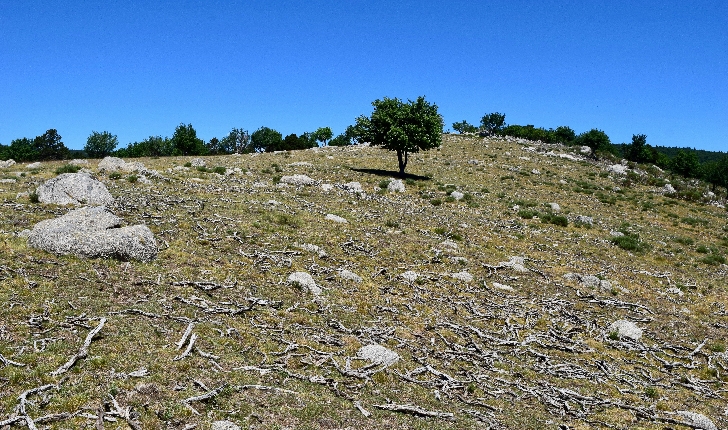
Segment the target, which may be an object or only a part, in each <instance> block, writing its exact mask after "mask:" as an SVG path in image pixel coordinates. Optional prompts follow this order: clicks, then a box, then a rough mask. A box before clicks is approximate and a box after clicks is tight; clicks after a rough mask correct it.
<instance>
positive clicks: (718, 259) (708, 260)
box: [700, 252, 726, 266]
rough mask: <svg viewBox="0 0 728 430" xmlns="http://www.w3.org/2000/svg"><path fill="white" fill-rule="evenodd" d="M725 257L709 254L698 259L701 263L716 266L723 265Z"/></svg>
mask: <svg viewBox="0 0 728 430" xmlns="http://www.w3.org/2000/svg"><path fill="white" fill-rule="evenodd" d="M725 261H726V260H725V257H723V256H722V255H720V254H718V253H715V252H713V253H711V254H708V255H706V256H705V257H703V258H701V259H700V262H701V263H705V264H708V265H711V266H717V265H719V264H725Z"/></svg>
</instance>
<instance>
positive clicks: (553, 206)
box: [548, 203, 561, 213]
mask: <svg viewBox="0 0 728 430" xmlns="http://www.w3.org/2000/svg"><path fill="white" fill-rule="evenodd" d="M548 205H549V207H551V211H552V212H553V213H559V212H561V206H559V204H558V203H549V204H548Z"/></svg>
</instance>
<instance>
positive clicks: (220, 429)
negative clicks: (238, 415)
mask: <svg viewBox="0 0 728 430" xmlns="http://www.w3.org/2000/svg"><path fill="white" fill-rule="evenodd" d="M210 429H211V430H240V426H239V425H237V424H235V423H234V422H232V421H227V420H225V421H214V422H213V423H212V427H210Z"/></svg>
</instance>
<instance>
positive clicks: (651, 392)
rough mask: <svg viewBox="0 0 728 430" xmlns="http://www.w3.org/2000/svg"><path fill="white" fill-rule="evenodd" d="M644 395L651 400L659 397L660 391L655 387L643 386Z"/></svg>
mask: <svg viewBox="0 0 728 430" xmlns="http://www.w3.org/2000/svg"><path fill="white" fill-rule="evenodd" d="M645 396H647V397H648V398H650V399H652V400H657V399H659V398H660V392H659V390H658V389H657V388H655V387H645Z"/></svg>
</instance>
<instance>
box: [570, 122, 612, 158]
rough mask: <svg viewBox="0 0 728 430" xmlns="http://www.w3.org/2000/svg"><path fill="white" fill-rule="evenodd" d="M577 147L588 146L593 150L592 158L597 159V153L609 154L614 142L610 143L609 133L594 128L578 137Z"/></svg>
mask: <svg viewBox="0 0 728 430" xmlns="http://www.w3.org/2000/svg"><path fill="white" fill-rule="evenodd" d="M575 142H576V144H577V145H582V146H588V147H589V148H591V150H592V156H593V157H595V158H596V156H597V151H605V152H608V151H609V150H610V148H611V146H612V142H610V141H609V136H607V133H605V132H603V131H601V130H599V129H597V128H592V129H591V130H589V131H585V132H584V133H581V134H580V135H578V136H577V137H576V140H575Z"/></svg>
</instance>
